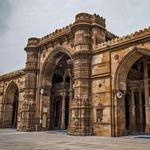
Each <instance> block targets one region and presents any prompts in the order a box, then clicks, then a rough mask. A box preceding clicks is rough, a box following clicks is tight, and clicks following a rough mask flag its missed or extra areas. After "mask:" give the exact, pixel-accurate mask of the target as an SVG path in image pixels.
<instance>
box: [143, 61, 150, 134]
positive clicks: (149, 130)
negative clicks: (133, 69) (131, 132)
mask: <svg viewBox="0 0 150 150" xmlns="http://www.w3.org/2000/svg"><path fill="white" fill-rule="evenodd" d="M144 91H145V117H146V128H145V133H146V134H150V103H149V101H150V96H149V79H148V64H147V62H146V60H145V62H144Z"/></svg>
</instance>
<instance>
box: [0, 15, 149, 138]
mask: <svg viewBox="0 0 150 150" xmlns="http://www.w3.org/2000/svg"><path fill="white" fill-rule="evenodd" d="M25 51H26V53H27V59H26V60H27V61H26V67H25V68H24V69H23V70H19V71H16V72H13V73H9V74H5V75H2V76H0V127H1V128H7V127H9V128H10V127H16V128H17V130H18V131H41V130H55V129H67V132H68V134H70V135H101V136H122V135H128V134H133V133H139V132H145V133H146V134H150V119H149V118H150V88H149V84H150V81H149V76H150V66H149V65H150V28H146V29H144V30H140V31H137V32H135V33H132V34H130V35H127V36H124V37H117V36H116V35H114V34H112V33H111V32H109V31H107V29H106V24H105V19H104V18H102V17H100V16H99V15H96V14H94V15H91V14H87V13H80V14H77V15H76V17H75V22H74V23H73V24H70V25H69V26H67V27H64V28H62V29H58V30H56V31H55V32H53V33H51V34H48V35H46V36H44V37H42V38H35V37H33V38H29V40H28V44H27V46H26V47H25ZM137 95H138V96H137ZM139 118H140V119H139Z"/></svg>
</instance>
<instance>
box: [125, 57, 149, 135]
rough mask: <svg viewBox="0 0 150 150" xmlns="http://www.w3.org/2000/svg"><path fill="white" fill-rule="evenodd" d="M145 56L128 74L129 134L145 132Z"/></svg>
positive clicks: (127, 107)
mask: <svg viewBox="0 0 150 150" xmlns="http://www.w3.org/2000/svg"><path fill="white" fill-rule="evenodd" d="M145 59H148V57H145V56H143V57H142V58H140V59H139V60H138V61H137V62H136V63H134V64H133V66H132V67H131V68H130V70H129V73H128V76H127V89H126V93H125V95H124V97H125V98H124V99H125V121H126V126H125V128H126V131H127V133H128V134H133V133H144V132H145V91H144V62H145Z"/></svg>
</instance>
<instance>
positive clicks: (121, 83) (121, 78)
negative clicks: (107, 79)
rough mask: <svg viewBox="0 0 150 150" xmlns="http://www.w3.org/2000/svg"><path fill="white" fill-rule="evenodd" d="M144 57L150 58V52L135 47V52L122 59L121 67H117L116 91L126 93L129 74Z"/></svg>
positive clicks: (132, 51)
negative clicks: (133, 66)
mask: <svg viewBox="0 0 150 150" xmlns="http://www.w3.org/2000/svg"><path fill="white" fill-rule="evenodd" d="M144 55H146V56H150V50H149V49H144V48H138V47H134V48H133V50H131V51H130V52H129V53H128V54H126V55H125V56H124V57H123V58H122V60H121V62H120V65H119V66H118V67H117V70H116V73H115V74H116V75H115V80H114V82H115V89H116V91H117V90H121V91H126V79H127V75H128V72H129V70H130V68H131V67H132V65H133V64H134V63H135V62H136V61H137V60H138V59H140V58H141V57H142V56H144Z"/></svg>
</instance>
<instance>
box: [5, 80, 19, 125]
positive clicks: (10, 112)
mask: <svg viewBox="0 0 150 150" xmlns="http://www.w3.org/2000/svg"><path fill="white" fill-rule="evenodd" d="M18 103H19V91H18V87H17V85H16V84H15V83H14V82H11V83H10V84H9V85H8V88H7V90H6V94H5V99H4V114H3V127H4V128H17V116H18Z"/></svg>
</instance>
